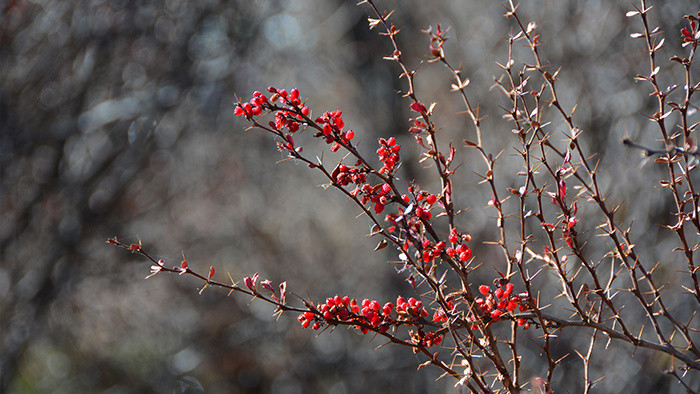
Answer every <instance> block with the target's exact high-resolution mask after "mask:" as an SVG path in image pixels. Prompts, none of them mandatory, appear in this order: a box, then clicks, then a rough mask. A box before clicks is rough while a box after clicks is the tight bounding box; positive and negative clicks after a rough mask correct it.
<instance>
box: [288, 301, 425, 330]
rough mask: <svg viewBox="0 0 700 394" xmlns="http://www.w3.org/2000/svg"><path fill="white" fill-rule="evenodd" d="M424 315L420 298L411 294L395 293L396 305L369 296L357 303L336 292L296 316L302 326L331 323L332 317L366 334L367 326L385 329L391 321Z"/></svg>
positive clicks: (414, 321)
mask: <svg viewBox="0 0 700 394" xmlns="http://www.w3.org/2000/svg"><path fill="white" fill-rule="evenodd" d="M392 312H395V313H396V317H393V316H392ZM427 316H428V311H426V310H425V308H424V307H423V302H422V301H420V300H416V299H415V298H409V299H408V300H406V299H405V298H404V297H402V296H399V297H398V298H397V299H396V306H394V304H392V303H391V302H387V303H385V304H384V305H381V304H380V303H379V302H378V301H376V300H369V299H364V300H362V302H361V303H360V304H359V305H358V303H357V300H356V299H354V298H353V299H350V297H348V296H345V297H341V296H339V295H336V296H335V297H331V298H327V299H326V302H325V303H323V304H320V305H317V306H316V308H315V310H314V311H307V312H304V313H302V314H300V315H299V317H298V320H299V322H300V323H301V326H302V327H304V328H307V327H309V326H310V325H311V327H312V328H313V329H314V330H318V329H319V328H321V327H323V324H333V322H334V321H342V322H349V323H353V324H354V326H355V328H356V329H358V330H360V331H361V332H362V333H363V334H366V333H368V332H369V331H370V330H372V331H377V332H386V331H387V330H389V327H391V325H393V324H406V325H408V326H411V325H413V324H419V323H420V321H421V320H422V319H424V318H426V317H427ZM312 323H313V325H312Z"/></svg>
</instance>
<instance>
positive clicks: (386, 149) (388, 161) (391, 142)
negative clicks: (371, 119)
mask: <svg viewBox="0 0 700 394" xmlns="http://www.w3.org/2000/svg"><path fill="white" fill-rule="evenodd" d="M379 145H380V146H379V149H377V156H379V160H380V161H381V162H382V168H380V169H379V173H380V174H384V173H389V174H391V172H392V171H393V170H394V168H395V167H396V164H397V163H398V162H399V160H400V157H399V151H401V145H399V144H397V143H396V138H394V137H391V138H389V139H388V140H387V139H384V138H380V139H379Z"/></svg>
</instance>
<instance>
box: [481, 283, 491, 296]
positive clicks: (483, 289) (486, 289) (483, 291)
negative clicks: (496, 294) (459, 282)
mask: <svg viewBox="0 0 700 394" xmlns="http://www.w3.org/2000/svg"><path fill="white" fill-rule="evenodd" d="M490 291H491V288H490V287H488V286H486V285H481V286H479V293H481V294H482V295H486V294H488V293H489V292H490Z"/></svg>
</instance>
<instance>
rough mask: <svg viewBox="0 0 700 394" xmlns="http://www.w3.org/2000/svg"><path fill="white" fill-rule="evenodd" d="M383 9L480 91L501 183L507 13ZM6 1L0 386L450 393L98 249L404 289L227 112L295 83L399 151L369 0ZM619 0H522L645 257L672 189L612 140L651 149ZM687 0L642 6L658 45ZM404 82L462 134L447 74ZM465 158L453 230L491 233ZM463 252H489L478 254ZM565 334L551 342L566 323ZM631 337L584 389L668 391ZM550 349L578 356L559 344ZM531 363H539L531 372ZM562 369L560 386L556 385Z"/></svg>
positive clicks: (346, 214) (430, 72)
mask: <svg viewBox="0 0 700 394" xmlns="http://www.w3.org/2000/svg"><path fill="white" fill-rule="evenodd" d="M381 4H382V5H383V6H385V7H386V8H388V9H396V10H397V12H396V14H395V18H396V19H395V21H396V23H397V24H398V25H399V27H400V28H402V32H401V34H400V35H399V39H400V42H401V43H402V45H403V46H404V50H405V52H404V54H405V55H406V56H409V57H411V58H413V59H415V61H414V63H413V64H418V62H419V61H420V60H421V59H423V60H427V57H426V55H427V44H428V40H427V38H426V37H425V35H424V34H422V33H421V29H425V28H427V27H428V26H429V25H431V24H435V23H438V22H439V23H442V24H443V25H444V26H450V27H451V31H450V34H451V35H452V38H451V40H450V41H449V42H448V44H447V47H446V49H447V53H448V58H450V59H451V60H452V62H454V63H457V62H460V61H461V63H462V66H463V69H464V72H465V74H466V75H468V76H469V77H470V78H471V80H472V85H471V87H470V89H471V90H470V93H471V94H472V95H473V96H472V97H473V100H474V102H478V103H480V104H481V107H482V111H483V112H482V113H484V114H485V115H488V116H489V118H488V119H487V121H486V126H485V132H486V134H487V142H486V144H487V146H489V147H492V150H493V151H494V152H498V151H501V150H504V152H505V153H504V158H505V160H504V161H505V163H504V167H505V168H506V170H504V171H503V173H502V174H501V176H502V177H503V178H502V179H501V180H502V181H503V182H504V184H507V183H508V182H511V181H513V179H512V178H511V177H514V174H515V172H516V171H515V170H514V171H508V170H507V169H508V166H509V163H508V158H509V157H511V154H512V151H509V150H508V149H509V146H508V145H505V144H506V143H505V142H504V135H508V134H509V133H510V132H509V130H508V128H507V125H506V124H505V123H502V122H501V121H500V116H501V109H500V108H499V103H502V101H501V100H502V99H501V98H500V97H499V96H498V95H497V93H496V92H495V91H492V90H490V89H489V88H490V86H492V84H493V80H494V78H495V77H496V78H497V77H498V75H499V69H498V67H497V66H496V65H495V62H496V61H499V60H502V59H504V58H505V52H504V51H505V45H504V43H503V38H504V37H505V36H506V35H507V33H508V31H509V29H510V27H509V23H510V22H509V21H507V20H506V19H505V18H503V17H502V13H503V8H502V6H501V5H499V3H498V2H493V1H487V0H473V1H460V0H442V1H435V2H425V1H415V0H411V1H401V2H399V1H385V2H382V3H381ZM0 7H2V8H0V75H1V76H2V77H0V261H1V263H0V332H1V333H2V335H1V336H0V391H3V392H95V391H106V392H110V393H119V392H139V391H143V392H146V391H148V392H152V391H157V392H161V391H163V392H199V391H203V390H205V391H209V392H271V393H296V392H333V393H344V392H358V391H361V390H367V389H368V388H369V389H371V390H372V391H375V392H402V393H405V392H436V391H444V390H447V389H449V388H450V387H452V385H453V384H454V382H451V381H450V380H447V379H443V380H438V381H437V382H436V381H435V380H436V378H437V377H438V375H437V371H434V370H430V368H426V369H423V370H421V371H419V372H416V371H415V368H416V366H417V364H418V363H419V362H420V361H421V360H419V359H418V358H416V357H415V356H413V355H412V354H411V352H410V351H408V350H406V349H401V348H393V347H391V346H389V347H382V348H380V349H378V350H375V347H377V346H379V345H382V342H381V341H379V340H374V341H372V340H371V338H364V337H361V336H359V335H355V333H354V332H344V331H345V330H339V331H343V332H337V333H336V332H325V333H323V334H321V335H319V336H318V337H316V335H315V333H312V332H310V331H305V330H301V329H300V327H299V326H298V323H297V321H296V319H295V318H294V317H295V316H283V317H282V318H281V319H279V320H278V321H274V318H273V317H272V310H271V309H270V308H269V307H267V306H264V305H259V304H257V303H255V302H253V303H250V302H249V300H247V299H243V298H241V297H230V298H227V297H225V294H224V293H222V292H220V291H214V290H211V289H208V290H207V291H205V292H204V293H203V294H202V295H198V294H197V292H198V289H197V288H196V286H197V284H195V283H194V282H191V281H189V280H176V278H174V277H166V276H163V275H159V276H156V277H154V278H151V279H149V280H148V281H143V280H142V278H143V277H144V276H146V275H147V273H148V265H147V264H145V263H144V262H143V261H140V260H138V259H134V258H132V256H129V255H126V254H124V253H123V252H122V251H120V250H116V249H114V248H110V247H108V246H106V245H105V244H104V241H105V239H106V238H107V237H110V236H115V235H116V236H118V237H119V238H120V239H121V240H125V241H129V242H137V240H138V239H139V237H140V240H141V241H143V243H144V246H145V247H147V248H148V250H150V251H152V252H155V253H156V254H158V257H162V258H165V259H166V260H168V262H169V263H170V262H174V263H175V264H176V262H177V261H179V260H178V259H180V258H181V251H183V250H184V252H185V254H186V256H187V259H188V260H189V261H190V264H191V265H192V267H193V268H195V269H197V268H199V270H201V271H205V270H206V268H208V266H209V265H214V266H215V267H216V268H217V272H218V273H219V274H217V275H223V273H225V272H227V271H228V272H231V273H232V274H233V275H234V277H240V276H241V275H248V274H252V273H254V272H257V271H260V273H261V276H262V277H263V278H270V279H272V280H273V281H275V282H280V281H282V280H287V281H288V284H289V288H290V291H292V292H295V293H296V294H299V295H300V296H306V294H307V292H308V294H309V295H310V296H311V297H312V298H313V299H316V300H320V299H323V298H325V297H327V296H331V295H334V294H336V293H344V294H348V295H350V296H351V297H357V298H360V299H361V298H364V297H368V298H377V299H380V300H383V299H393V298H395V296H396V294H397V293H398V292H400V293H402V294H404V295H414V294H416V291H414V290H412V289H411V287H410V286H409V285H408V284H407V283H405V282H404V280H403V279H404V278H402V277H401V276H399V275H396V274H395V273H394V270H393V268H392V267H391V265H389V264H386V263H385V261H387V260H392V259H395V258H396V256H393V255H391V252H390V251H388V250H384V251H382V252H381V253H377V252H372V249H373V247H374V243H373V242H372V241H370V240H369V239H366V238H365V237H363V235H364V234H365V233H367V231H368V227H367V223H365V222H364V221H363V220H362V218H359V219H358V220H353V218H354V217H355V215H357V213H358V212H357V210H356V209H354V208H353V207H351V206H349V205H348V204H345V201H344V199H343V197H342V195H340V194H339V193H337V192H333V191H323V189H322V188H320V187H318V185H319V183H321V182H322V180H321V179H320V178H319V177H318V176H317V175H316V174H313V173H311V172H309V171H307V169H306V168H304V167H303V166H298V165H294V164H291V163H290V162H279V163H278V161H279V160H280V159H281V158H282V156H281V155H280V154H279V153H278V152H277V151H276V149H275V147H274V144H273V143H272V142H271V141H269V140H268V139H267V138H265V137H264V136H261V135H258V134H256V133H250V132H246V131H244V129H245V127H246V124H245V123H243V122H241V121H240V120H239V119H235V117H234V116H233V114H232V108H233V106H232V103H233V102H235V101H236V98H237V97H243V98H246V97H248V96H249V95H250V93H251V92H252V91H253V90H256V89H263V88H265V87H266V86H268V85H274V86H278V87H287V88H290V87H294V86H296V87H299V88H300V89H301V92H302V94H303V95H304V96H305V97H309V98H310V101H309V102H308V105H309V106H310V107H311V108H312V109H313V110H315V111H316V113H321V112H323V111H325V110H333V109H342V110H343V112H344V118H345V121H346V123H347V124H348V125H349V126H350V127H352V128H353V129H355V130H357V134H358V137H359V139H361V140H362V141H363V142H364V145H361V147H363V148H365V149H366V151H367V152H372V151H373V150H374V148H373V146H374V142H373V141H375V140H376V138H377V137H378V136H387V135H395V136H396V137H397V138H398V139H399V140H400V141H402V142H403V143H404V144H409V145H410V136H408V135H407V134H408V133H407V118H408V116H409V115H410V114H409V109H408V108H407V105H406V103H405V102H404V101H402V99H401V97H400V96H399V95H397V94H395V91H396V90H399V89H401V87H402V83H401V81H399V80H398V77H397V76H398V70H397V69H395V67H394V65H391V64H388V63H387V62H385V61H383V60H382V59H381V57H382V56H383V55H386V54H387V52H388V45H387V43H386V42H385V41H384V40H383V39H381V38H379V37H377V36H376V34H375V32H373V31H369V29H368V27H367V23H366V15H365V10H364V9H362V8H361V7H356V6H355V4H354V2H342V1H338V0H336V1H328V0H299V1H281V0H280V1H233V2H217V1H211V0H204V1H198V2H186V1H178V0H168V1H127V0H114V1H106V0H105V1H100V0H82V1H81V0H69V1H45V2H31V1H26V0H12V1H9V2H5V3H2V4H0ZM626 7H629V4H628V3H626V2H623V3H620V2H615V1H611V0H597V1H576V0H566V1H560V0H557V1H554V0H545V1H524V2H523V4H522V7H521V10H522V12H523V14H524V15H528V16H529V17H530V18H532V19H533V20H536V21H537V22H538V25H539V27H540V32H541V34H542V40H543V45H542V47H541V48H542V52H543V55H544V57H545V58H547V59H549V60H550V61H551V64H552V66H553V67H559V66H561V67H562V84H561V86H566V90H564V91H562V92H561V94H562V101H563V103H564V105H566V106H569V107H572V106H573V105H574V104H575V103H577V104H578V107H577V113H576V117H575V119H576V120H577V122H579V125H580V126H581V127H582V128H583V129H584V130H586V134H585V138H586V143H587V144H588V146H589V147H590V151H591V152H594V153H597V154H598V155H599V157H600V158H601V159H602V166H601V167H602V168H605V169H606V171H607V173H602V174H601V178H602V180H603V182H604V183H605V184H606V185H609V186H610V190H609V193H610V194H611V198H614V199H615V201H619V202H621V203H623V204H625V205H624V207H623V211H621V212H622V214H623V216H622V217H621V219H622V220H624V221H625V222H627V223H630V222H632V220H634V226H635V227H636V228H637V229H638V230H636V231H635V232H634V233H633V234H634V235H635V236H636V237H637V238H638V239H639V240H640V244H642V245H651V246H653V247H649V248H646V249H645V252H646V253H647V255H648V256H649V260H650V261H656V260H664V259H673V258H674V257H672V256H669V255H668V253H669V252H668V251H670V250H671V248H672V247H673V244H671V243H669V242H672V241H669V239H670V237H669V236H670V234H669V233H666V232H664V231H663V230H661V229H660V228H659V227H658V226H657V225H658V224H659V223H665V222H667V221H668V220H669V216H668V212H669V209H666V207H668V206H669V205H668V203H669V199H668V196H665V195H663V193H661V192H660V191H659V190H656V189H653V186H652V185H651V184H650V182H649V179H652V178H653V176H654V175H655V172H656V169H654V168H653V167H652V166H649V165H642V166H640V165H639V163H642V160H641V159H639V158H638V154H637V153H638V152H630V151H626V150H623V148H622V147H621V146H620V144H619V141H620V139H621V138H622V137H624V136H625V135H630V136H632V137H633V138H634V139H636V140H637V141H638V142H642V143H647V144H649V145H653V144H654V143H655V142H656V137H655V134H654V132H653V131H652V130H651V129H650V128H649V125H647V123H648V122H646V121H645V120H644V118H643V117H641V116H639V112H644V111H646V113H650V112H651V111H652V110H651V109H650V108H651V107H650V100H649V97H648V96H647V94H648V92H647V90H646V89H647V87H646V86H642V85H641V84H636V83H635V82H634V81H633V79H632V77H633V76H634V75H635V74H637V73H642V72H645V69H644V68H643V67H644V66H643V64H644V63H643V62H644V53H643V52H642V51H641V49H642V44H641V42H635V41H633V40H631V39H629V33H631V32H633V31H635V30H634V27H632V26H633V24H631V23H630V22H629V21H628V19H627V18H625V17H624V13H625V12H626V11H627V9H626ZM692 7H696V8H697V2H695V1H692V0H687V1H680V0H679V1H674V2H669V3H663V2H661V3H659V4H658V5H657V8H658V9H656V10H655V11H654V13H653V14H652V20H653V21H654V22H655V23H657V24H660V25H661V28H662V30H663V31H666V32H669V35H668V39H667V41H666V42H667V46H668V47H669V51H678V50H679V47H680V44H679V39H678V37H677V34H676V32H678V30H679V29H680V25H679V23H680V18H681V17H682V15H683V13H684V12H691V11H697V10H696V9H692ZM669 57H670V55H669ZM523 61H526V59H524V60H523ZM663 67H664V68H663V69H662V72H666V71H668V72H674V71H675V70H673V69H672V68H671V67H670V66H667V65H666V64H665V63H664V66H663ZM676 80H680V79H678V78H676ZM417 90H418V92H419V95H420V97H423V100H424V101H425V102H430V101H438V102H439V103H440V104H439V105H438V107H437V111H438V114H439V115H440V118H441V119H442V120H443V122H444V124H443V126H444V132H443V136H442V137H443V138H444V139H445V141H447V140H450V139H452V140H455V141H461V140H462V139H464V138H469V137H470V136H471V134H470V133H472V132H473V131H472V130H471V129H470V127H469V126H468V124H469V123H468V122H467V121H466V120H465V119H463V118H462V117H461V115H456V113H457V112H459V111H460V110H461V109H460V104H459V101H458V100H456V98H455V97H454V96H450V95H449V93H448V90H449V80H448V76H447V74H446V73H444V72H443V70H441V69H440V68H439V67H437V66H430V65H427V64H424V65H422V66H421V76H420V77H419V78H418V86H417ZM554 127H555V128H556V127H557V125H556V124H555V125H554ZM311 148H313V147H311ZM319 149H320V148H319ZM409 150H410V149H406V151H409ZM319 151H320V150H319ZM459 154H460V160H462V161H463V162H464V165H463V167H462V169H461V171H462V173H463V177H462V178H461V184H458V185H457V189H458V190H467V191H468V193H463V194H462V195H461V196H460V197H459V200H458V201H457V202H458V203H459V204H461V205H462V206H464V207H470V208H472V209H471V210H470V211H469V212H468V214H467V215H465V219H464V220H465V221H464V223H462V225H463V226H464V228H465V229H467V230H468V231H470V232H471V233H472V234H473V235H474V237H475V239H477V240H482V241H483V240H488V239H490V238H491V234H492V231H493V226H492V225H491V224H490V223H489V220H491V219H490V218H488V217H487V216H486V213H485V212H484V211H483V210H481V208H482V207H483V206H484V205H485V202H486V201H488V199H489V198H490V196H489V193H488V191H487V190H481V189H479V188H477V187H475V181H476V180H477V178H476V177H475V176H474V174H473V171H480V170H481V167H480V163H479V159H478V158H477V157H475V156H472V155H469V154H468V151H465V150H460V153H459ZM415 159H416V157H414V156H411V154H409V153H408V152H407V153H406V154H405V155H404V160H405V161H406V162H405V164H404V167H403V169H402V171H404V173H403V174H404V176H405V179H406V180H410V179H416V180H417V181H418V182H419V183H421V185H423V186H425V187H435V185H436V184H434V183H433V181H432V180H431V179H430V175H431V172H430V169H425V168H422V166H421V165H420V164H417V161H416V160H415ZM511 173H512V174H513V175H509V174H511ZM613 185H614V186H615V188H613V187H612V186H613ZM639 193H645V194H644V195H645V197H646V198H644V199H639V198H637V196H638V195H639ZM631 203H634V204H631ZM387 249H389V248H387ZM477 255H479V256H483V259H484V260H487V259H489V258H490V257H493V258H497V256H498V254H497V251H495V250H490V249H489V248H483V247H481V248H479V249H477ZM667 275H668V277H667V278H666V279H667V280H672V278H673V275H675V273H673V272H669V273H668V274H667ZM679 302H682V299H679ZM561 346H562V347H561V349H562V355H563V354H566V353H567V344H566V340H562V345H561ZM633 350H634V349H631V348H629V347H622V348H620V349H616V348H614V347H613V348H611V349H609V350H607V352H609V356H608V357H603V360H602V363H600V362H599V363H598V364H596V365H592V368H593V369H594V371H593V375H594V376H596V374H597V376H601V375H608V376H615V378H614V379H606V380H604V381H603V382H601V383H600V385H601V386H600V387H601V390H602V391H608V392H614V391H620V390H622V388H625V389H626V390H628V391H633V390H636V391H638V392H656V391H659V390H661V391H666V390H673V389H678V387H679V386H677V385H675V384H674V382H673V380H672V379H671V378H670V377H664V376H659V374H658V373H657V372H658V371H659V370H661V369H663V368H666V367H668V365H667V360H661V359H658V358H655V356H653V355H650V354H649V353H647V352H643V351H638V352H637V353H636V355H635V356H634V357H632V358H630V354H631V353H632V352H633ZM596 351H598V350H596ZM599 351H600V352H604V351H606V350H603V349H601V350H599ZM525 356H527V357H528V362H530V360H536V359H537V357H538V355H537V354H536V351H533V353H532V354H526V355H525ZM562 362H565V363H571V368H567V369H566V370H567V371H571V373H572V374H577V373H579V371H578V369H579V368H580V365H579V364H578V363H577V361H576V360H575V359H574V358H572V357H569V358H568V359H566V360H564V361H562ZM532 363H533V365H532V367H531V368H532V371H535V373H536V372H537V371H538V370H539V369H538V368H540V367H541V366H538V365H537V363H536V362H534V361H532ZM646 371H653V372H654V373H649V374H647V373H645V372H646ZM567 374H568V372H567V373H565V374H563V375H562V376H560V377H559V378H558V379H556V381H557V382H558V384H559V385H562V387H563V385H564V383H563V382H565V381H566V379H567ZM574 391H575V389H574Z"/></svg>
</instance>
